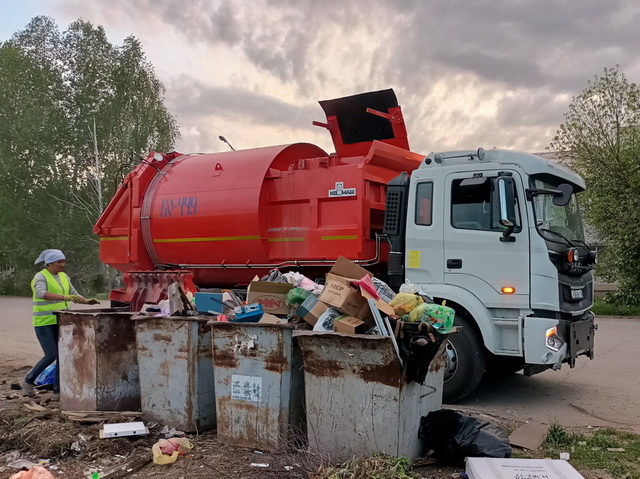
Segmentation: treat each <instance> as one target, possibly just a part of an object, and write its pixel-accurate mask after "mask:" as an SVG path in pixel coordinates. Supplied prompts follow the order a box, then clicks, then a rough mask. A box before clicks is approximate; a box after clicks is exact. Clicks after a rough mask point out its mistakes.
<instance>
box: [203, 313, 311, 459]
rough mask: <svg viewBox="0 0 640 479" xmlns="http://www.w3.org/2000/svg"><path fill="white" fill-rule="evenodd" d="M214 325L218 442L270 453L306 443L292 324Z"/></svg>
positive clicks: (300, 374)
mask: <svg viewBox="0 0 640 479" xmlns="http://www.w3.org/2000/svg"><path fill="white" fill-rule="evenodd" d="M210 324H211V332H212V338H213V364H214V369H215V375H216V408H217V411H218V429H217V434H218V440H219V441H220V442H222V443H225V444H232V445H237V446H243V447H251V448H256V449H261V450H267V451H276V450H283V449H286V448H288V447H289V446H294V445H300V443H305V442H306V435H305V430H304V429H305V419H304V374H303V371H302V356H301V354H300V350H299V348H298V347H297V344H294V341H293V336H292V333H293V326H292V325H290V324H267V323H235V322H214V321H212V322H211V323H210Z"/></svg>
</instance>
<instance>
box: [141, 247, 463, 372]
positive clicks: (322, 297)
mask: <svg viewBox="0 0 640 479" xmlns="http://www.w3.org/2000/svg"><path fill="white" fill-rule="evenodd" d="M172 286H174V287H173V288H169V298H168V299H167V300H165V301H163V302H161V303H160V304H159V305H157V306H150V307H147V308H146V313H147V314H155V315H159V316H166V315H177V316H184V315H210V316H212V320H215V321H229V322H260V323H274V324H278V323H280V324H284V323H290V324H292V325H293V326H294V327H295V328H296V329H299V330H309V331H315V332H320V333H344V334H356V335H360V334H365V335H382V336H389V337H391V338H393V341H394V345H395V346H396V351H397V353H398V356H399V357H400V359H401V361H407V363H406V368H405V374H406V377H407V379H409V380H416V381H418V382H420V383H422V382H423V381H424V378H425V376H426V374H427V368H428V366H429V363H430V361H431V360H432V359H433V358H434V357H435V355H436V354H437V351H438V350H439V348H440V346H441V345H442V344H443V342H444V340H445V339H446V338H447V335H448V334H449V333H451V332H455V330H456V328H454V326H453V323H454V317H455V311H454V310H453V308H450V307H448V306H446V304H436V303H434V301H433V299H432V298H431V297H429V296H428V295H427V294H426V292H424V291H419V290H417V288H416V287H415V285H413V284H411V283H408V282H407V283H405V284H404V285H402V287H401V288H400V292H399V293H395V292H394V291H393V290H392V289H391V288H390V287H389V286H388V285H387V284H386V283H385V282H383V281H381V280H380V279H378V278H376V277H374V276H373V275H372V274H371V273H370V272H368V271H367V270H366V269H364V268H362V267H361V266H359V265H357V264H355V263H353V262H352V261H350V260H348V259H346V258H344V257H340V258H338V260H337V261H336V262H335V264H334V265H333V267H332V268H331V270H330V271H329V272H328V273H327V275H326V278H325V280H324V284H318V283H317V282H315V281H313V280H311V279H309V278H307V277H306V276H304V275H302V274H300V273H299V272H286V273H282V272H281V271H279V270H277V269H274V270H272V271H270V272H269V274H268V275H265V276H263V277H262V278H259V277H257V276H256V277H255V278H254V280H253V281H252V282H251V283H250V284H249V286H248V288H247V290H246V292H238V291H233V290H215V291H208V290H202V291H200V292H197V293H195V294H194V295H191V294H189V295H185V294H184V293H183V292H182V290H181V289H180V288H179V286H178V285H177V284H174V285H172ZM242 293H245V294H244V298H245V299H244V300H243V299H242V298H241V296H242Z"/></svg>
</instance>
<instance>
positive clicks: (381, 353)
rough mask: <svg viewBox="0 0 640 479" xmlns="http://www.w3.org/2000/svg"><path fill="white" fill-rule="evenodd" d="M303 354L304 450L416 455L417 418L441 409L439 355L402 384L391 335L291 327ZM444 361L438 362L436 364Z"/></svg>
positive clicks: (345, 455) (343, 457)
mask: <svg viewBox="0 0 640 479" xmlns="http://www.w3.org/2000/svg"><path fill="white" fill-rule="evenodd" d="M295 337H296V339H297V341H298V343H299V344H300V349H301V351H302V356H303V359H304V370H305V379H304V381H305V396H306V414H307V434H308V440H309V448H310V449H311V450H313V451H315V452H318V453H320V454H322V455H325V456H329V458H330V459H331V461H333V462H343V461H347V460H350V459H352V458H353V457H359V456H363V455H370V454H372V453H374V452H383V453H386V454H389V455H392V456H405V457H407V458H408V459H409V460H410V461H413V460H414V459H415V458H416V457H418V456H420V455H421V454H422V453H423V452H424V451H423V450H422V448H423V445H422V440H421V439H419V438H418V428H419V426H420V418H421V417H422V416H426V415H427V414H428V413H429V412H430V411H434V410H438V409H441V407H442V384H443V374H444V368H443V367H442V366H443V361H444V359H443V358H442V357H441V356H440V357H438V358H437V359H434V360H433V361H432V362H431V366H430V371H429V372H428V374H427V376H426V379H425V383H424V384H423V385H420V384H418V383H417V382H408V383H407V382H406V380H405V379H404V378H403V374H402V367H401V364H400V360H399V358H398V355H397V353H396V350H395V348H394V345H393V343H392V340H391V338H390V337H385V336H372V335H366V336H365V335H351V334H342V333H315V332H307V331H305V332H303V331H296V332H295ZM439 363H442V364H439Z"/></svg>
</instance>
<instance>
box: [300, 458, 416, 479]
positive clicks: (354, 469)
mask: <svg viewBox="0 0 640 479" xmlns="http://www.w3.org/2000/svg"><path fill="white" fill-rule="evenodd" d="M313 477H314V479H356V478H361V477H368V478H372V479H414V478H419V477H420V475H419V474H416V473H414V472H411V471H410V465H409V461H408V460H407V458H406V457H392V456H387V455H386V454H381V453H376V454H373V455H372V456H368V457H360V458H357V459H354V460H353V461H348V462H345V463H344V464H342V465H340V466H336V467H331V468H328V469H323V470H321V471H319V472H318V473H317V474H315V475H314V476H313Z"/></svg>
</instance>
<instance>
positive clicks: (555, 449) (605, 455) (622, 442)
mask: <svg viewBox="0 0 640 479" xmlns="http://www.w3.org/2000/svg"><path fill="white" fill-rule="evenodd" d="M620 448H621V449H624V450H613V451H612V450H611V449H620ZM561 452H568V453H569V454H570V455H571V456H570V460H569V462H570V463H571V465H572V466H573V467H574V468H576V469H577V470H578V471H589V470H602V471H606V472H607V473H609V474H610V475H611V476H612V477H615V478H620V479H623V478H624V479H640V461H639V458H640V435H637V434H632V433H628V432H622V431H616V430H615V429H609V428H606V429H597V430H595V431H594V432H592V433H587V434H577V433H572V432H569V431H567V430H565V429H564V428H563V427H562V426H559V425H557V424H553V425H551V426H550V427H549V430H548V432H547V439H546V440H545V442H544V444H543V445H542V449H541V451H536V452H535V454H536V456H537V457H540V455H542V457H551V458H556V459H557V458H559V457H560V453H561Z"/></svg>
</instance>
